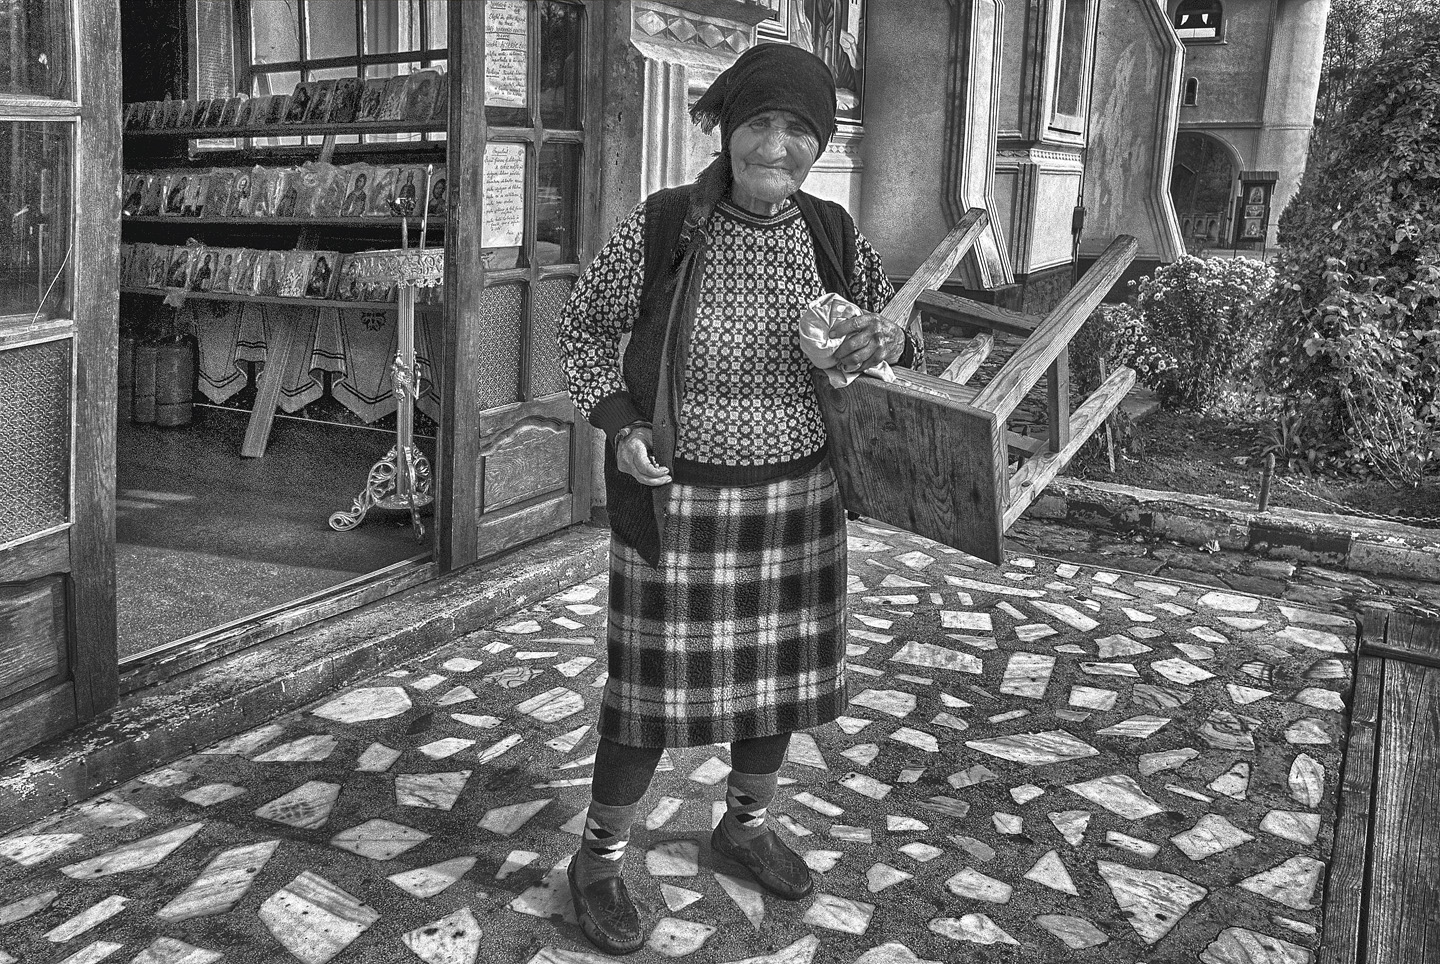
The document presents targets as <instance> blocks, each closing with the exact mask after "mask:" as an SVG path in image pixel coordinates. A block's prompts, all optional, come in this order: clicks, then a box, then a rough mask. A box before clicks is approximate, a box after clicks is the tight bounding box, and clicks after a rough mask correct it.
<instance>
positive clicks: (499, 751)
mask: <svg viewBox="0 0 1440 964" xmlns="http://www.w3.org/2000/svg"><path fill="white" fill-rule="evenodd" d="M470 742H471V743H474V742H475V741H474V740H471V741H470ZM524 742H525V737H524V735H523V734H520V733H511V734H510V735H509V736H507V737H504V738H503V739H500V740H496V741H495V742H494V743H492V744H490V745H489V746H487V747H486V748H485V749H483V750H478V751H476V753H475V762H476V763H478V764H480V765H481V766H484V765H485V764H487V763H493V762H494V761H495V760H498V759H500V758H501V757H502V756H504V755H505V754H507V753H509V752H510V751H511V750H513V749H515V748H516V747H517V746H519V745H520V744H521V743H524Z"/></svg>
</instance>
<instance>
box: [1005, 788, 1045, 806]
mask: <svg viewBox="0 0 1440 964" xmlns="http://www.w3.org/2000/svg"><path fill="white" fill-rule="evenodd" d="M1044 795H1045V789H1044V788H1043V787H1037V786H1035V784H1033V783H1027V784H1024V785H1023V786H1018V787H1011V788H1010V799H1012V800H1014V801H1015V802H1016V803H1018V804H1020V805H1021V806H1024V805H1025V804H1027V803H1029V802H1030V801H1031V800H1034V799H1035V798H1036V797H1041V796H1044Z"/></svg>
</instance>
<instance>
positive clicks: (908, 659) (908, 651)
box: [890, 640, 985, 675]
mask: <svg viewBox="0 0 1440 964" xmlns="http://www.w3.org/2000/svg"><path fill="white" fill-rule="evenodd" d="M890 660H891V662H895V663H906V664H908V665H911V666H924V667H925V668H926V669H947V670H954V671H955V672H958V673H973V674H975V675H979V674H980V673H983V672H984V671H985V664H984V663H982V662H981V661H980V658H979V657H978V656H972V655H971V654H970V653H962V652H960V651H959V650H957V649H949V648H947V647H944V646H936V645H935V644H934V643H919V642H916V641H914V640H910V641H908V642H906V643H905V645H903V646H901V647H900V649H899V650H897V651H896V653H895V655H893V656H891V657H890Z"/></svg>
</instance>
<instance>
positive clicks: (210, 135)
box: [125, 121, 445, 146]
mask: <svg viewBox="0 0 1440 964" xmlns="http://www.w3.org/2000/svg"><path fill="white" fill-rule="evenodd" d="M444 132H445V123H444V122H443V121H426V122H424V123H420V122H417V121H364V122H356V123H353V124H262V125H259V126H255V125H251V126H248V127H162V128H158V129H156V128H148V127H147V128H144V129H142V130H127V131H125V136H126V137H127V138H137V139H143V140H163V139H166V138H170V139H175V138H187V139H193V138H203V139H206V140H209V139H219V140H230V139H233V138H241V137H298V136H301V135H309V134H316V135H324V134H335V135H337V136H339V135H343V134H443V133H444ZM437 146H439V145H437Z"/></svg>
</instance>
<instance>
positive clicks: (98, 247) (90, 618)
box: [70, 0, 121, 720]
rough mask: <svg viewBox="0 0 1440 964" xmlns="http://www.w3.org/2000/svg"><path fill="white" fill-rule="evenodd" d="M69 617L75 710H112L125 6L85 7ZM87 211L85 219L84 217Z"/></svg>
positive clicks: (86, 714) (84, 715) (114, 1)
mask: <svg viewBox="0 0 1440 964" xmlns="http://www.w3.org/2000/svg"><path fill="white" fill-rule="evenodd" d="M76 7H77V8H78V9H75V15H76V20H75V25H76V36H77V37H78V38H79V44H78V46H79V50H78V51H77V52H76V53H77V58H78V60H79V80H78V83H79V87H78V91H77V92H78V93H79V95H80V96H79V100H80V122H79V130H78V131H77V135H78V137H79V141H78V143H77V144H76V148H77V150H76V163H75V190H74V195H73V196H74V198H75V215H74V222H73V223H74V227H73V230H74V234H72V235H71V237H72V238H73V239H74V245H75V255H74V259H73V267H72V269H71V270H72V278H73V279H74V281H73V284H74V286H75V287H74V292H75V296H74V299H73V302H72V303H73V304H74V309H75V347H74V351H75V386H74V391H73V395H74V399H75V408H74V414H73V418H74V422H73V425H74V428H73V433H74V434H73V438H74V444H73V448H72V453H71V459H72V462H71V464H72V465H73V466H74V468H73V474H72V476H71V492H72V496H71V498H72V503H71V510H70V511H71V523H72V524H71V528H70V562H71V573H70V575H71V578H70V613H71V624H70V632H71V656H72V659H73V662H72V663H71V667H72V670H71V672H72V678H73V679H74V681H75V711H76V716H77V718H78V719H81V720H83V719H88V718H90V717H92V716H94V715H96V714H97V713H99V712H101V711H102V710H104V709H106V708H108V707H109V706H111V705H112V704H114V702H115V699H116V693H117V688H118V682H119V666H120V663H119V651H118V649H117V643H116V614H115V436H116V426H115V416H116V404H115V392H116V382H117V366H118V364H119V356H120V203H121V197H120V193H121V184H120V181H121V129H120V114H121V105H120V99H121V90H120V85H121V79H120V0H79V2H78V3H77V4H76ZM82 212H83V213H82Z"/></svg>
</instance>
